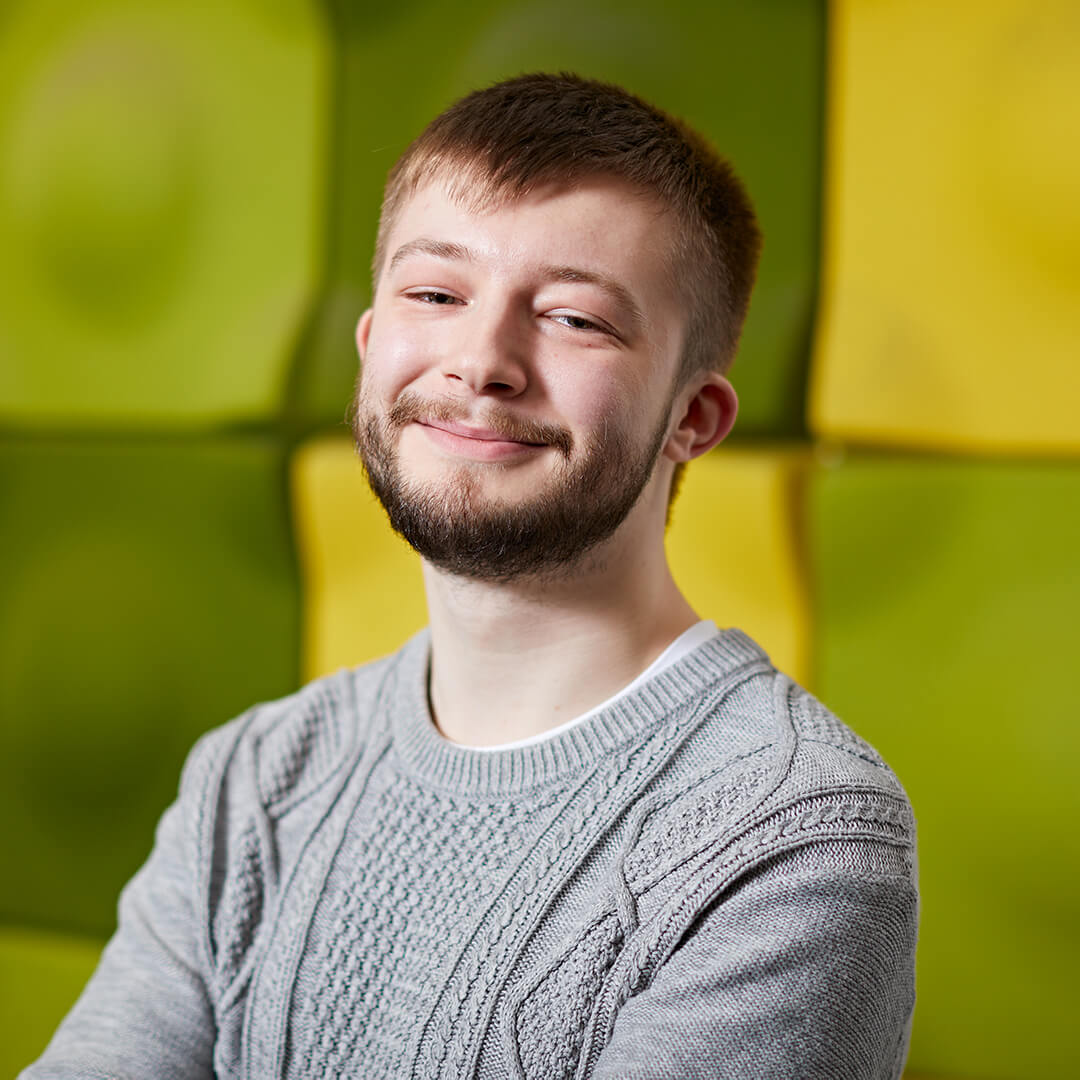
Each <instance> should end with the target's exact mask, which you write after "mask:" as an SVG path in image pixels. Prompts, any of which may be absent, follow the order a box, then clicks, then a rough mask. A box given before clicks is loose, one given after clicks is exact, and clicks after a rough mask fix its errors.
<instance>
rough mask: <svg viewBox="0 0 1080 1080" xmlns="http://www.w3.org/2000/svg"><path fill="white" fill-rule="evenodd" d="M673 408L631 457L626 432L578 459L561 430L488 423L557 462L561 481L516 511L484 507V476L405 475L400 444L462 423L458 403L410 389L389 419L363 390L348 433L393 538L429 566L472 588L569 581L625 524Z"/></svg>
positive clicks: (493, 418) (463, 472)
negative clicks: (436, 425) (432, 425)
mask: <svg viewBox="0 0 1080 1080" xmlns="http://www.w3.org/2000/svg"><path fill="white" fill-rule="evenodd" d="M669 411H670V404H669V405H668V407H667V408H665V409H664V411H663V414H662V416H661V423H660V424H659V425H658V426H657V428H656V430H655V431H654V432H653V435H652V438H651V439H650V441H649V444H648V446H647V447H645V448H644V449H643V450H641V451H639V452H638V453H636V454H635V448H634V446H633V445H632V443H631V441H630V439H629V437H628V436H627V434H626V432H625V431H624V430H622V429H612V430H606V431H605V433H604V436H603V438H602V439H601V438H597V439H593V440H591V441H590V442H589V443H587V444H585V445H584V446H583V447H582V449H581V450H580V451H579V455H578V460H577V462H573V461H572V449H573V440H572V438H571V436H570V434H569V432H566V431H565V429H562V428H558V427H549V426H546V425H528V424H523V423H522V422H520V421H515V420H513V419H510V418H507V417H505V416H504V415H501V414H496V415H488V414H485V415H484V417H483V423H484V425H485V426H486V427H490V428H493V429H494V430H496V431H499V432H500V433H501V434H505V435H507V436H508V437H510V438H517V439H520V440H523V441H528V442H542V443H546V444H548V446H549V448H550V450H549V451H545V452H556V453H558V454H559V455H560V460H559V462H558V469H557V471H556V474H555V475H554V476H553V477H552V479H551V480H550V482H549V484H548V486H547V487H546V488H545V489H543V490H541V491H539V492H538V493H537V494H536V495H533V496H531V497H527V498H523V499H521V500H520V501H518V502H515V503H513V504H512V505H500V504H499V503H497V502H495V501H494V500H486V501H485V500H484V499H483V496H482V494H481V491H482V485H481V481H480V477H479V476H478V475H477V470H478V469H497V468H502V467H503V466H500V465H498V464H488V465H482V464H477V465H475V466H473V465H470V464H468V463H463V464H462V466H461V467H460V468H459V469H458V470H456V474H455V476H454V477H453V479H452V480H451V481H449V482H448V483H447V484H446V485H444V486H443V487H441V488H436V487H434V486H432V485H426V486H425V485H421V484H417V483H416V482H415V481H412V480H409V479H407V478H406V477H403V476H402V473H401V466H400V460H399V457H398V452H397V444H396V439H397V437H398V436H399V435H400V433H401V431H402V430H403V429H404V427H405V426H406V424H408V423H410V422H412V421H413V420H417V419H420V418H426V419H433V418H437V419H444V420H455V419H458V420H460V419H465V418H466V417H465V415H464V413H463V411H462V410H461V409H460V406H457V405H455V404H453V403H443V402H433V401H432V402H425V401H424V400H423V399H421V398H420V397H419V396H418V395H416V394H414V393H411V392H409V391H406V392H405V393H403V394H402V395H401V397H400V398H399V399H398V400H397V401H396V402H395V404H394V406H393V408H392V409H391V410H390V413H389V415H388V416H386V417H385V418H383V417H380V416H379V415H378V414H377V413H376V410H375V409H374V408H373V407H371V406H370V404H368V403H366V402H365V397H364V393H363V389H362V382H361V384H358V387H357V394H356V400H355V403H354V408H353V416H352V429H353V437H354V438H355V440H356V446H357V450H358V451H359V454H360V459H361V461H362V462H363V465H364V471H365V472H366V474H367V479H368V483H369V484H370V485H371V489H372V491H373V492H374V493H375V495H376V497H377V498H378V499H379V501H380V502H381V503H382V505H383V508H384V509H385V510H386V513H387V516H388V517H389V519H390V524H391V525H392V526H393V528H394V530H395V531H396V532H398V533H399V534H400V535H401V536H403V537H404V538H405V539H406V540H407V541H408V542H409V543H410V544H411V545H412V546H413V548H415V549H416V551H418V552H419V553H420V555H421V556H423V558H424V559H426V560H427V561H428V562H429V563H431V564H432V565H433V566H436V567H438V568H439V569H440V570H444V571H446V572H447V573H449V574H452V575H455V576H458V577H463V578H468V579H471V580H474V581H488V582H498V583H504V584H505V583H508V582H510V581H514V580H518V579H526V578H533V579H540V578H551V577H556V576H565V575H566V574H567V573H569V572H571V571H572V570H573V568H574V567H577V566H580V565H581V563H582V562H583V560H584V558H585V556H586V555H587V554H588V553H589V552H591V551H593V550H594V549H595V548H596V546H597V545H598V544H600V543H602V542H603V541H604V540H607V539H608V538H609V537H610V536H611V535H612V534H613V533H614V532H615V530H616V529H617V528H618V527H619V526H620V525H621V524H622V523H623V522H624V521H625V520H626V518H627V515H629V513H630V511H631V510H632V509H633V507H634V504H635V503H636V502H637V500H638V498H639V497H640V495H641V493H642V491H643V490H644V488H645V485H646V484H647V483H648V481H649V478H650V477H651V476H652V474H653V469H654V468H655V466H656V462H657V459H658V458H659V456H660V449H661V447H662V446H663V443H664V439H665V436H666V434H667V419H668V413H669Z"/></svg>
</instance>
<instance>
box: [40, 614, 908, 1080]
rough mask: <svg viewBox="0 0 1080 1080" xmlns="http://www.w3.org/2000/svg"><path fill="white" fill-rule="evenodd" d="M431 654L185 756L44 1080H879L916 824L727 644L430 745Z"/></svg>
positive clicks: (896, 1032) (751, 651) (750, 645)
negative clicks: (722, 1079)
mask: <svg viewBox="0 0 1080 1080" xmlns="http://www.w3.org/2000/svg"><path fill="white" fill-rule="evenodd" d="M428 650H429V639H428V637H427V635H426V633H425V634H421V635H418V637H416V638H414V639H413V640H412V641H411V642H409V643H408V644H407V645H406V646H405V647H404V648H403V649H402V650H401V651H400V652H399V653H398V654H396V655H395V656H394V657H390V658H387V659H386V660H383V661H380V662H378V663H376V664H372V665H368V666H366V667H364V668H360V669H357V670H355V671H351V672H340V673H338V674H337V675H335V676H331V677H329V678H327V679H323V680H319V681H318V682H315V683H313V684H311V685H310V686H308V687H306V688H305V689H304V690H302V691H300V692H299V693H298V694H296V695H293V696H292V697H290V698H286V699H283V700H282V701H279V702H274V703H270V704H267V705H263V706H259V707H256V708H255V709H253V710H251V711H250V712H249V713H247V714H245V715H244V716H242V717H240V718H238V719H237V720H236V721H234V722H233V723H231V724H229V725H226V726H225V727H223V728H221V729H219V730H218V731H216V732H213V733H211V734H210V735H209V736H207V737H206V738H204V739H203V740H201V741H200V743H199V744H198V746H197V747H196V748H195V750H194V751H193V752H192V754H191V756H190V758H189V760H188V763H187V765H186V767H185V771H184V776H183V778H182V781H181V793H180V797H179V799H178V801H177V803H176V804H174V806H173V807H171V808H170V809H169V810H168V811H167V813H166V814H165V816H164V817H163V819H162V822H161V824H160V825H159V828H158V833H157V838H156V843H155V847H154V851H153V853H152V854H151V857H150V859H149V860H148V862H147V864H146V865H145V866H144V868H143V869H142V870H141V871H140V872H139V874H138V875H136V877H135V878H134V879H133V880H132V882H131V883H130V884H129V885H128V887H127V888H126V889H125V891H124V894H123V897H122V899H121V907H120V927H119V930H118V931H117V934H116V936H115V937H114V939H113V941H112V942H111V943H110V945H109V947H108V949H107V950H106V953H105V956H104V957H103V960H102V963H101V965H100V967H99V969H98V971H97V973H96V974H95V976H94V978H93V979H92V980H91V983H90V984H89V986H88V987H87V990H86V991H85V992H84V994H83V996H82V998H81V999H80V1001H79V1003H78V1004H77V1006H76V1007H75V1009H74V1010H73V1011H72V1013H71V1014H70V1015H69V1017H68V1018H67V1020H66V1021H65V1022H64V1024H63V1025H62V1026H61V1028H60V1030H59V1031H58V1032H57V1035H56V1037H55V1038H54V1040H53V1042H52V1043H51V1044H50V1047H49V1049H48V1050H47V1052H46V1054H45V1056H44V1057H43V1058H42V1060H41V1061H40V1062H39V1063H38V1064H37V1065H36V1066H32V1067H31V1068H30V1069H28V1070H27V1071H26V1072H25V1073H24V1074H23V1076H24V1080H41V1078H43V1077H75V1076H106V1075H107V1076H116V1077H132V1078H134V1077H138V1076H146V1075H153V1076H155V1077H158V1078H170V1077H176V1078H180V1077H184V1078H191V1077H206V1078H210V1077H214V1076H216V1077H220V1078H224V1077H246V1078H249V1080H269V1078H274V1077H282V1078H290V1080H300V1078H309V1077H316V1076H318V1077H355V1076H363V1077H365V1078H369V1077H370V1078H380V1077H394V1078H398V1077H409V1076H413V1077H431V1078H434V1077H478V1078H480V1080H494V1078H496V1077H517V1078H520V1080H526V1078H527V1080H533V1078H535V1080H559V1078H566V1080H569V1078H571V1077H623V1078H626V1077H641V1078H642V1080H644V1078H646V1077H648V1078H651V1080H657V1078H659V1080H663V1078H666V1077H669V1078H672V1080H674V1078H676V1077H679V1078H685V1077H694V1076H701V1077H705V1076H710V1077H714V1076H730V1077H736V1076H738V1077H743V1076H754V1077H774V1076H775V1077H788V1078H790V1077H792V1076H799V1077H806V1078H809V1080H812V1078H817V1077H820V1078H825V1077H828V1078H829V1080H842V1078H845V1077H851V1078H856V1077H857V1078H860V1080H863V1078H888V1080H896V1078H897V1077H899V1075H900V1072H901V1069H902V1066H903V1061H904V1056H905V1053H906V1046H907V1039H908V1032H909V1026H910V1019H911V1013H912V1009H913V1005H914V988H913V987H914V984H913V971H914V947H915V933H916V921H917V894H916V888H915V859H914V822H913V818H912V813H911V808H910V806H909V804H908V802H907V799H906V797H905V795H904V792H903V789H902V788H901V786H900V784H899V782H898V781H897V780H896V778H895V776H894V775H893V774H892V773H891V772H890V771H889V769H888V767H887V766H886V765H885V763H884V762H883V761H882V760H881V758H880V756H879V755H877V753H876V752H875V751H874V750H873V748H872V747H870V746H869V745H868V744H866V743H865V742H864V741H863V740H861V739H859V738H858V737H857V736H856V735H854V733H852V732H851V731H850V730H849V729H848V728H847V727H845V726H844V725H843V724H842V723H841V722H840V721H839V720H838V719H837V718H836V717H835V716H833V715H832V714H831V713H830V712H829V711H828V710H827V709H826V708H825V707H824V706H823V705H821V704H820V703H819V702H817V701H816V700H815V699H814V698H813V697H812V696H811V695H809V694H808V693H807V692H806V691H805V690H803V689H802V688H800V687H798V686H796V685H795V684H793V683H792V682H791V680H789V679H787V678H786V677H785V676H784V675H782V674H780V673H778V672H777V671H776V670H775V669H774V668H773V667H772V666H771V665H770V663H769V661H768V657H767V656H766V655H765V654H764V653H763V652H762V651H761V649H760V648H759V647H758V646H757V645H756V644H755V643H754V642H753V641H751V640H750V639H749V638H747V637H746V635H744V634H742V633H741V632H739V631H737V630H727V631H724V632H722V633H721V634H720V635H719V636H718V637H716V638H714V639H712V640H711V641H708V642H706V643H705V644H703V645H701V646H700V647H699V648H698V649H696V650H694V651H693V652H692V653H690V654H689V655H687V656H685V657H683V658H682V659H680V660H679V661H677V662H676V663H675V664H674V665H673V666H671V667H670V668H668V669H667V670H665V671H663V672H661V673H660V674H658V675H657V676H656V677H654V678H652V679H650V680H649V681H648V682H646V683H644V684H643V685H641V686H640V687H638V688H637V689H635V690H634V691H632V692H631V693H630V694H628V695H626V696H624V697H622V698H619V699H616V700H615V701H614V702H612V703H611V704H610V706H609V707H608V708H606V709H604V710H602V711H601V712H599V713H597V714H596V715H595V716H591V717H589V718H587V719H585V720H584V721H583V722H582V723H581V724H580V725H577V726H574V727H572V728H570V729H568V730H566V731H564V732H561V733H559V734H558V735H556V736H553V737H552V738H551V739H549V740H546V741H544V742H540V743H537V744H534V745H529V746H525V747H517V748H513V749H510V750H505V751H498V752H489V753H479V752H476V751H470V750H468V749H467V748H463V747H458V746H455V745H453V744H451V743H448V742H447V741H446V740H444V739H442V738H441V736H439V734H438V732H437V731H436V729H435V727H434V725H433V724H432V722H431V717H430V714H429V712H428V708H427V699H426V673H427V665H428Z"/></svg>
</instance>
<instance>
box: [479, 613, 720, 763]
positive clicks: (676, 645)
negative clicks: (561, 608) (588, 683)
mask: <svg viewBox="0 0 1080 1080" xmlns="http://www.w3.org/2000/svg"><path fill="white" fill-rule="evenodd" d="M719 633H720V631H719V629H717V626H716V623H714V622H713V621H712V619H702V620H701V621H700V622H698V623H695V624H694V625H693V626H691V627H690V629H689V630H684V631H683V633H681V634H680V635H679V636H678V637H677V638H676V639H675V640H674V641H673V642H672V643H671V644H670V645H669V646H668V647H667V648H666V649H665V650H664V651H663V652H662V653H661V654H660V655H659V656H658V657H657V658H656V659H655V660H654V661H653V662H652V663H651V664H650V665H649V666H648V667H647V668H646V669H645V670H644V671H643V672H642V673H641V674H640V675H638V677H637V678H636V679H634V680H633V682H630V683H627V684H626V686H624V687H623V688H622V689H621V690H620V691H619V692H618V693H617V694H613V695H612V696H611V697H609V698H608V699H607V701H602V702H601V703H600V704H599V705H597V706H595V707H594V708H592V709H590V710H589V711H588V712H584V713H582V714H581V715H580V716H575V717H574V718H573V720H567V721H566V723H565V724H560V725H559V726H558V727H553V728H549V729H548V730H547V731H541V732H540V734H539V735H530V736H529V737H528V738H526V739H517V740H515V741H514V742H508V743H499V745H498V746H470V747H469V749H470V750H481V751H486V752H488V753H494V752H497V751H499V750H517V749H518V748H519V747H522V746H535V745H536V744H537V743H541V742H544V740H545V739H553V738H554V737H555V736H556V735H561V734H562V733H563V732H564V731H568V730H569V729H570V728H572V727H574V726H575V725H577V724H580V723H582V722H583V721H585V720H588V718H589V717H590V716H593V715H595V714H596V713H598V712H599V711H600V710H601V709H606V708H607V707H608V706H609V705H611V704H612V702H615V701H618V700H619V698H621V697H625V696H626V695H627V694H629V693H631V692H632V691H634V690H636V689H637V688H638V687H639V686H640V685H641V684H642V683H643V682H646V681H647V680H649V679H651V678H652V677H653V676H654V675H659V674H660V672H661V671H663V670H664V669H665V668H669V667H671V665H672V664H674V663H675V662H676V661H677V660H681V659H682V658H683V657H684V656H685V655H686V654H687V653H689V652H693V651H694V649H696V648H697V647H698V646H699V645H702V644H704V643H705V642H706V641H708V640H709V639H710V638H714V637H716V635H717V634H719Z"/></svg>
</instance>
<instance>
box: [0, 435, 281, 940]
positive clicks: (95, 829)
mask: <svg viewBox="0 0 1080 1080" xmlns="http://www.w3.org/2000/svg"><path fill="white" fill-rule="evenodd" d="M283 472H284V463H283V461H282V460H281V453H280V451H278V450H277V449H276V448H275V447H273V446H271V445H269V444H267V443H264V442H262V441H255V440H243V441H241V440H236V441H232V442H226V441H217V442H206V443H202V442H195V441H192V442H185V441H179V442H176V443H174V444H157V443H150V442H139V441H132V442H130V443H127V444H112V445H103V444H95V443H90V442H86V443H78V442H71V443H67V444H48V445H45V444H40V445H33V444H31V445H18V444H7V445H4V444H0V535H2V536H3V537H4V558H3V560H2V562H0V716H2V717H3V725H2V727H0V820H2V821H4V822H5V823H6V824H5V828H4V829H3V830H2V831H0V865H2V866H4V867H5V873H4V875H3V883H2V884H0V920H2V921H5V922H14V923H18V924H29V925H35V926H39V927H43V928H58V929H63V930H72V931H77V932H81V933H90V934H97V935H105V934H107V933H109V932H110V931H111V929H112V927H113V926H114V922H115V910H116V900H117V896H118V893H119V890H120V888H121V886H122V885H123V883H124V882H125V881H126V880H127V878H128V877H130V875H131V874H132V873H133V872H134V871H135V870H136V869H137V868H138V866H139V865H140V864H141V863H142V861H143V860H144V859H145V857H146V855H147V853H148V852H149V850H150V845H151V842H152V839H153V829H154V825H155V823H156V821H157V818H158V816H159V815H160V813H161V811H162V810H163V809H164V808H165V806H166V805H167V804H168V803H169V802H170V801H171V800H172V798H173V797H174V796H175V793H176V785H177V780H178V779H179V770H180V765H181V763H182V761H183V759H184V756H185V754H186V753H187V751H188V750H189V749H190V747H191V745H192V743H193V742H194V741H195V739H196V737H197V736H198V735H199V734H201V733H202V732H203V731H205V730H206V729H208V728H210V727H212V726H214V725H216V724H220V723H222V722H223V721H225V720H227V719H229V718H230V717H231V716H232V715H234V714H236V713H239V712H241V711H242V710H243V709H245V708H247V707H248V706H249V705H251V704H252V703H253V702H255V701H256V700H259V699H264V698H269V697H276V696H279V695H281V694H284V693H287V692H289V691H290V690H291V689H293V688H294V687H295V685H296V683H297V679H298V671H297V667H298V664H297V657H298V652H299V642H298V622H299V619H298V608H299V600H298V591H299V590H298V584H297V580H296V573H295V567H294V563H293V558H292V551H291V540H290V537H289V531H288V526H287V519H286V507H285V494H286V493H285V485H284V482H283Z"/></svg>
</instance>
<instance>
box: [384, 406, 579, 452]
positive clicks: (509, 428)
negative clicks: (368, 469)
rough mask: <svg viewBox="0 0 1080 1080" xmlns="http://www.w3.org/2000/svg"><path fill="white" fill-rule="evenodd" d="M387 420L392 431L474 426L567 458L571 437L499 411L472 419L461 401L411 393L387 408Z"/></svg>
mask: <svg viewBox="0 0 1080 1080" xmlns="http://www.w3.org/2000/svg"><path fill="white" fill-rule="evenodd" d="M387 419H388V420H389V422H390V423H391V424H392V425H393V426H394V427H404V426H405V425H406V424H411V423H413V422H414V421H421V422H422V421H425V420H443V421H447V422H450V423H460V424H473V425H475V426H476V427H484V428H489V429H490V430H491V431H494V432H496V433H497V434H499V435H501V436H502V437H503V438H504V439H509V440H511V441H513V442H524V443H543V444H544V445H546V446H554V447H555V448H556V449H557V450H560V451H561V452H562V453H563V454H564V455H566V456H569V454H570V449H571V447H572V446H573V443H574V440H573V436H572V435H571V434H570V432H569V431H567V430H566V428H563V427H559V426H558V425H557V424H544V423H541V422H540V421H539V420H529V419H528V418H526V417H517V416H512V415H511V414H509V413H506V412H502V411H500V410H498V409H495V410H492V411H488V412H484V413H483V414H482V415H480V416H474V415H472V413H471V412H470V411H469V409H468V408H467V407H466V406H465V405H464V404H463V403H462V402H460V401H453V400H447V399H445V398H424V397H421V396H420V395H419V394H418V393H416V392H415V391H413V390H405V391H404V392H403V393H402V394H401V396H400V397H399V398H398V399H397V401H395V402H394V404H393V405H392V406H391V407H390V411H389V413H388V414H387Z"/></svg>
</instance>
